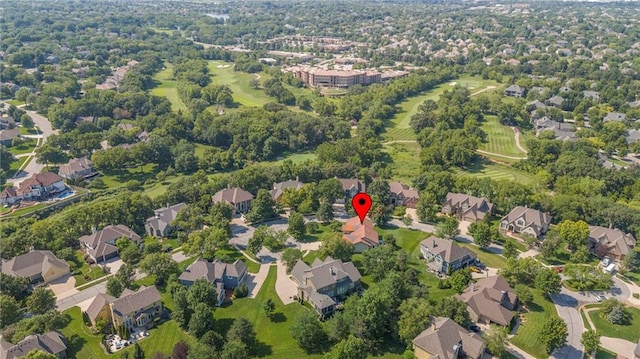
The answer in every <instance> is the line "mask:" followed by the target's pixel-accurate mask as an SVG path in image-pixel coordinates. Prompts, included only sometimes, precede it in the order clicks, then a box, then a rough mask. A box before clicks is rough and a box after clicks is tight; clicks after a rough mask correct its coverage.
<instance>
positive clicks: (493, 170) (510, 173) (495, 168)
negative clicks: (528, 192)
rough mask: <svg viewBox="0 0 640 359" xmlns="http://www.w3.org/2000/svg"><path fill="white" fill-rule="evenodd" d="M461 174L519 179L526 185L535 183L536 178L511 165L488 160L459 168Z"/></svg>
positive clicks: (497, 178) (499, 178)
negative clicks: (462, 168)
mask: <svg viewBox="0 0 640 359" xmlns="http://www.w3.org/2000/svg"><path fill="white" fill-rule="evenodd" d="M458 171H459V173H460V174H462V175H466V176H472V177H477V178H484V177H489V178H491V179H493V180H496V181H499V180H508V181H517V182H519V183H522V184H525V185H532V184H534V182H535V180H534V178H533V176H532V175H530V174H528V173H526V172H523V171H520V170H517V169H515V168H511V167H509V166H505V165H501V164H496V163H492V162H490V161H487V160H480V161H476V162H475V163H474V164H473V165H471V166H470V167H469V168H467V169H465V170H464V171H462V170H458Z"/></svg>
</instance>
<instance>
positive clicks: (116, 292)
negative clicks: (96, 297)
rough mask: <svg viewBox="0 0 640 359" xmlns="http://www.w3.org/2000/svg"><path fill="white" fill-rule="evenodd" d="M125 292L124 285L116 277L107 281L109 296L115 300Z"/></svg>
mask: <svg viewBox="0 0 640 359" xmlns="http://www.w3.org/2000/svg"><path fill="white" fill-rule="evenodd" d="M123 291H124V284H123V283H122V281H121V280H120V279H119V278H116V277H114V276H112V277H109V279H107V294H109V295H110V296H112V297H114V298H119V297H120V294H122V292H123Z"/></svg>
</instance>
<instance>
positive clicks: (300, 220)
mask: <svg viewBox="0 0 640 359" xmlns="http://www.w3.org/2000/svg"><path fill="white" fill-rule="evenodd" d="M287 231H288V232H289V234H291V237H293V238H295V239H297V240H299V241H300V240H302V239H304V236H305V234H306V227H305V226H304V217H303V216H302V213H298V212H294V211H291V213H290V214H289V228H288V229H287Z"/></svg>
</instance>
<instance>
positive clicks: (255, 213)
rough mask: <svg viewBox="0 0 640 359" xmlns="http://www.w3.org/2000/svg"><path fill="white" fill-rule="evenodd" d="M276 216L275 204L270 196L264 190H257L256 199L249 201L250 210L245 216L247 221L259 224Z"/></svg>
mask: <svg viewBox="0 0 640 359" xmlns="http://www.w3.org/2000/svg"><path fill="white" fill-rule="evenodd" d="M276 216H277V212H276V203H275V202H274V200H273V198H272V197H271V194H270V193H269V192H268V191H267V190H264V189H260V190H258V194H257V195H256V198H255V199H254V200H253V201H251V209H250V210H249V212H247V215H246V218H247V220H248V221H249V222H252V223H259V222H262V221H265V220H267V219H272V218H275V217H276Z"/></svg>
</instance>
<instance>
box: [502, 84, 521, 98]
mask: <svg viewBox="0 0 640 359" xmlns="http://www.w3.org/2000/svg"><path fill="white" fill-rule="evenodd" d="M525 92H526V90H525V89H524V87H521V86H518V85H511V86H509V87H507V88H506V89H505V90H504V95H505V96H509V97H524V94H525Z"/></svg>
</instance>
